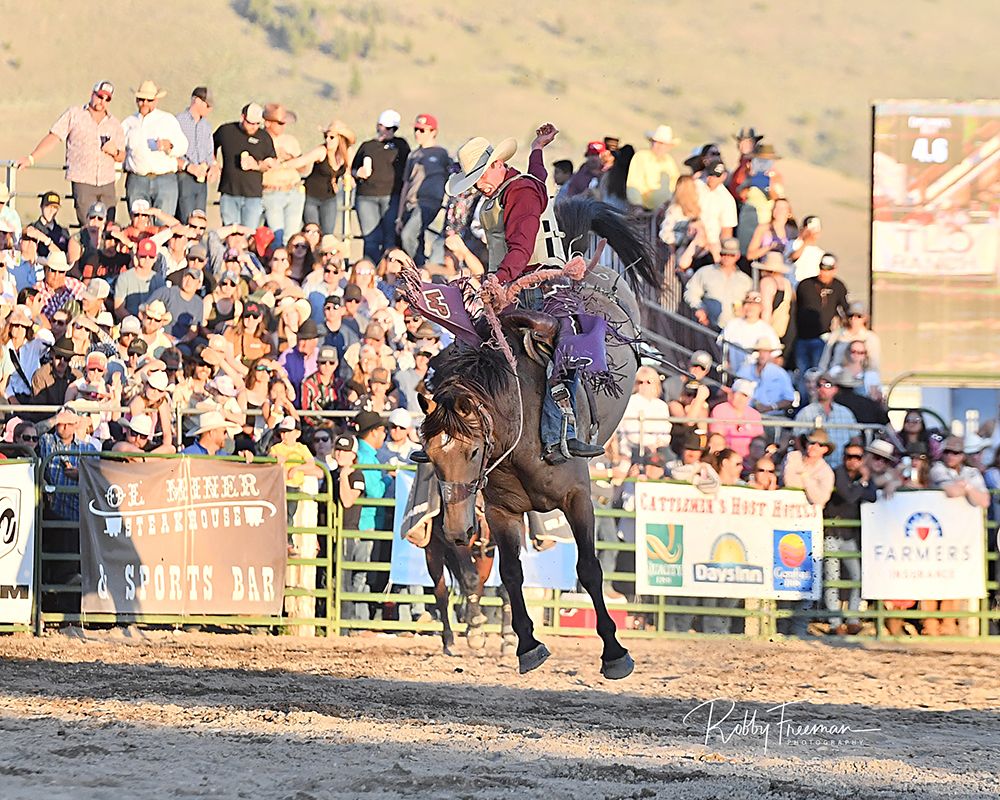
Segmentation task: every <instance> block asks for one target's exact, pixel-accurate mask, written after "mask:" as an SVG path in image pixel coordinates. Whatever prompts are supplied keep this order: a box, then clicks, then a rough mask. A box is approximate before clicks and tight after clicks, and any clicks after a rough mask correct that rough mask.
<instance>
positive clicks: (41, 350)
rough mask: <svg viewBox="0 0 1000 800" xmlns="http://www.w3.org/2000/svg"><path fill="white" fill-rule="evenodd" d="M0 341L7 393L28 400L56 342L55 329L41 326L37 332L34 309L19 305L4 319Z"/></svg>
mask: <svg viewBox="0 0 1000 800" xmlns="http://www.w3.org/2000/svg"><path fill="white" fill-rule="evenodd" d="M60 313H62V312H60ZM0 343H2V344H3V365H2V367H0V373H2V374H0V381H2V382H3V384H5V394H6V397H7V398H8V400H9V401H10V400H13V402H15V403H28V402H30V401H31V395H32V394H33V392H32V388H31V385H32V379H33V378H34V376H35V373H36V372H37V371H38V369H39V367H41V363H42V359H43V358H44V356H45V355H46V353H47V352H48V350H49V345H51V344H52V343H53V338H52V333H50V332H49V331H47V330H45V329H44V328H40V329H39V331H38V334H37V336H36V334H35V325H34V320H32V318H31V312H30V311H29V309H28V307H27V306H21V305H18V306H14V310H13V311H11V313H10V315H9V316H8V317H7V321H6V322H5V323H4V326H3V333H2V334H0ZM60 402H61V401H60Z"/></svg>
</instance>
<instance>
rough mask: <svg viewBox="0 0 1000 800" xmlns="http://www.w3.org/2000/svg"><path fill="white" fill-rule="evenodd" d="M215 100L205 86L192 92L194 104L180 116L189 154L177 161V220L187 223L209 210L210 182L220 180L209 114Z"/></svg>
mask: <svg viewBox="0 0 1000 800" xmlns="http://www.w3.org/2000/svg"><path fill="white" fill-rule="evenodd" d="M213 105H215V101H214V100H213V99H212V93H211V92H210V91H209V90H208V88H207V87H205V86H196V87H195V88H194V90H193V91H192V92H191V103H190V104H189V105H188V107H187V108H186V109H184V110H183V111H182V112H181V113H180V114H178V115H177V124H178V125H179V126H180V129H181V132H182V133H183V134H184V136H185V137H186V138H187V142H188V146H187V150H186V152H185V153H184V154H183V155H182V156H181V157H180V158H178V160H177V217H178V218H179V219H183V220H187V219H188V218H189V217H190V216H191V214H193V213H194V212H195V211H201V212H202V213H204V211H205V209H206V208H208V182H209V181H211V182H213V183H214V182H215V181H217V180H218V179H219V167H218V165H217V164H216V162H215V146H214V142H213V141H212V126H211V125H209V124H208V115H209V113H211V111H212V106H213Z"/></svg>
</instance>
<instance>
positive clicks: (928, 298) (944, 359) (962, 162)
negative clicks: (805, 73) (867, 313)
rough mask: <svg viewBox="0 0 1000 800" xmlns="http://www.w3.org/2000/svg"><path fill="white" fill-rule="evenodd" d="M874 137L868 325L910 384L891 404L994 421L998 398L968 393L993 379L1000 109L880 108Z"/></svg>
mask: <svg viewBox="0 0 1000 800" xmlns="http://www.w3.org/2000/svg"><path fill="white" fill-rule="evenodd" d="M872 134H873V140H872V141H873V144H872V194H871V287H872V324H873V327H874V328H875V329H876V330H877V331H878V333H879V336H880V337H881V340H882V363H881V373H882V376H883V377H884V379H885V380H886V382H887V383H889V382H892V384H893V389H895V384H897V383H902V382H905V383H906V384H909V385H910V386H909V392H907V391H906V389H905V388H904V389H903V391H901V392H895V391H893V396H892V397H891V398H890V404H891V405H913V406H925V407H932V408H934V409H935V410H937V411H938V412H939V413H940V414H941V415H942V416H943V417H944V418H946V419H947V418H950V419H960V418H962V417H964V416H966V415H967V413H968V412H973V415H972V416H973V417H974V416H975V415H976V414H979V415H982V416H983V417H984V418H993V417H994V416H996V412H997V405H998V400H1000V397H998V395H997V393H996V392H995V391H990V392H983V391H975V392H973V391H965V390H964V389H965V388H968V387H980V388H986V387H989V388H995V387H996V386H997V385H998V377H997V376H1000V348H998V347H996V346H995V341H996V334H997V330H996V327H997V324H998V323H997V320H998V319H1000V100H977V101H972V102H953V101H949V100H886V101H879V102H877V103H875V105H874V107H873V113H872ZM918 386H919V387H922V391H919V392H918V390H917V389H916V388H915V387H918ZM927 387H939V388H937V389H932V388H927Z"/></svg>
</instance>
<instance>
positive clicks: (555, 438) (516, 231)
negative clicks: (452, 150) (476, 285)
mask: <svg viewBox="0 0 1000 800" xmlns="http://www.w3.org/2000/svg"><path fill="white" fill-rule="evenodd" d="M557 133H559V131H558V130H557V129H556V128H555V126H554V125H552V124H551V123H545V124H544V125H542V126H541V127H539V128H538V130H537V131H536V136H535V140H534V141H533V142H532V143H531V153H530V155H529V156H528V172H527V173H523V174H522V173H521V172H518V171H517V170H516V169H514V168H513V167H510V166H508V165H507V161H508V160H509V159H510V158H512V157H513V155H514V153H516V152H517V142H516V141H515V140H514V139H513V138H508V139H504V140H503V141H501V142H500V143H499V144H497V145H496V147H494V146H493V145H491V144H490V142H489V141H487V140H486V139H484V138H482V137H476V138H473V139H470V140H469V141H468V142H466V143H465V144H464V145H462V147H461V148H459V151H458V163H459V165H460V167H461V171H460V172H459V173H457V174H455V175H452V176H451V178H450V179H449V180H448V184H447V187H446V188H447V191H448V194H450V195H452V196H455V195H458V194H461V193H462V192H464V191H466V190H468V189H469V188H470V187H472V186H475V187H476V188H477V189H478V190H479V191H480V192H481V193H482V194H483V195H485V196H486V198H487V200H486V202H485V203H483V206H482V210H481V211H480V222H481V224H482V226H483V231H484V232H485V234H486V245H487V249H488V251H489V266H488V269H487V271H488V273H489V275H488V277H487V279H486V282H485V283H484V288H491V289H492V291H493V292H494V294H495V295H496V296H498V297H500V298H501V299H500V305H501V306H507V305H510V304H512V303H514V302H516V301H517V300H518V296H519V295H518V293H517V291H516V290H515V289H513V288H510V284H511V283H512V282H514V281H516V280H517V279H518V278H520V277H521V276H522V275H524V274H526V273H528V272H531V271H532V270H534V269H538V268H547V267H558V268H565V267H567V262H566V258H565V253H564V250H563V246H562V238H561V234H560V233H559V229H558V225H557V223H556V219H555V215H554V214H553V212H552V208H551V207H550V205H549V196H548V190H547V189H546V186H545V179H546V178H547V177H548V173H547V172H546V170H545V164H544V162H543V160H542V149H543V148H544V147H545V146H546V145H548V144H549V143H551V142H552V140H553V139H555V137H556V134H557ZM574 261H579V265H574V266H578V267H579V268H580V269H579V273H578V274H579V277H582V267H583V259H582V258H578V259H574ZM570 263H571V264H573V262H570ZM567 272H570V270H568V269H567ZM573 277H577V275H573ZM541 300H542V292H541V289H526V290H524V291H523V292H521V293H520V301H521V304H522V305H523V306H525V307H528V308H532V309H533V310H538V309H539V307H540V305H541ZM497 310H499V309H497ZM577 383H578V380H577V376H576V373H575V371H574V372H573V373H572V374H571V376H569V377H567V378H566V379H565V380H563V381H550V390H549V391H548V392H546V393H545V396H544V398H543V401H542V415H541V439H542V448H543V451H542V457H543V458H544V459H545V461H546V462H548V463H549V464H560V463H562V462H564V461H566V459H567V456H580V457H583V458H594V457H596V456H600V455H603V453H604V449H603V448H602V447H599V446H597V445H593V444H588V443H587V442H584V441H581V440H580V439H578V438H577V434H576V426H575V418H576V387H577Z"/></svg>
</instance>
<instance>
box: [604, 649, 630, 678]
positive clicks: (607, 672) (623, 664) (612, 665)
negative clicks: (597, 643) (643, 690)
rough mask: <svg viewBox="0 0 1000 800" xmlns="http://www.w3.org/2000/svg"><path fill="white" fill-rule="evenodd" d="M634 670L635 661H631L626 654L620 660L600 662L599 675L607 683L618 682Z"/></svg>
mask: <svg viewBox="0 0 1000 800" xmlns="http://www.w3.org/2000/svg"><path fill="white" fill-rule="evenodd" d="M634 669H635V661H633V660H632V656H630V655H629V654H628V652H626V653H625V655H623V656H622V657H621V658H615V659H612V660H611V661H602V662H601V674H602V675H603V676H604V677H605V678H607V679H608V680H609V681H620V680H621V679H622V678H627V677H628V676H629V675H631V674H632V670H634Z"/></svg>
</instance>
